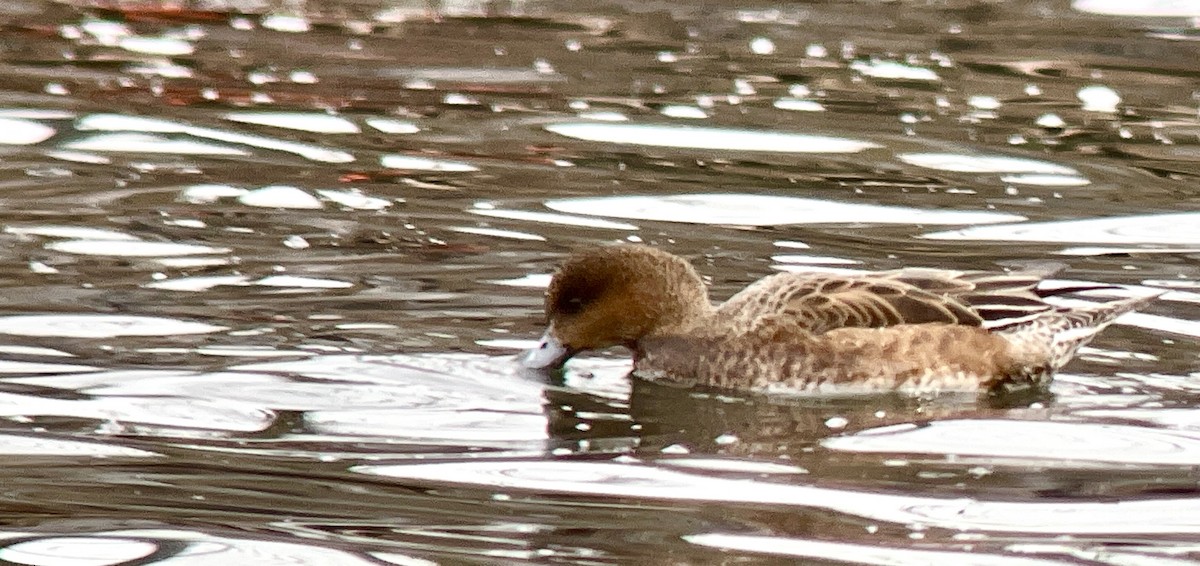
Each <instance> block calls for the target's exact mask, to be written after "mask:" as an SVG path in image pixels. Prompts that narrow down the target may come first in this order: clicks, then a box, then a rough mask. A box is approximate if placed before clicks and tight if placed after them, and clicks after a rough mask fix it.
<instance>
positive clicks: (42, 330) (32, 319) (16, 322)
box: [0, 314, 229, 338]
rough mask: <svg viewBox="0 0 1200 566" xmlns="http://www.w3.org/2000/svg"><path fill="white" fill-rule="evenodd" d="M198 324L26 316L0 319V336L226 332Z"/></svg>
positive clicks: (142, 318)
mask: <svg viewBox="0 0 1200 566" xmlns="http://www.w3.org/2000/svg"><path fill="white" fill-rule="evenodd" d="M228 329H229V328H228V327H225V326H216V325H213V324H205V323H202V322H192V321H187V320H177V319H173V318H164V317H157V316H132V315H119V314H41V315H39V314H30V315H15V316H0V334H11V335H14V336H58V337H62V338H116V337H118V336H179V335H184V334H208V333H210V332H220V331H222V330H228Z"/></svg>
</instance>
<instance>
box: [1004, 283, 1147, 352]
mask: <svg viewBox="0 0 1200 566" xmlns="http://www.w3.org/2000/svg"><path fill="white" fill-rule="evenodd" d="M1161 294H1162V293H1155V294H1153V295H1143V296H1139V297H1130V298H1127V299H1121V300H1119V301H1112V302H1109V303H1099V304H1091V305H1087V306H1080V307H1056V308H1055V309H1054V310H1052V311H1049V312H1045V313H1042V314H1039V315H1037V316H1036V317H1034V318H1032V319H1029V320H1023V321H1020V322H1017V323H1014V324H1011V325H1008V326H1004V327H1001V328H994V329H992V331H993V332H995V333H997V334H1000V335H1002V336H1004V337H1005V338H1007V339H1008V341H1009V342H1011V343H1012V344H1013V345H1014V346H1016V347H1017V348H1018V349H1019V350H1024V351H1031V350H1042V352H1044V353H1042V355H1043V356H1045V357H1044V359H1045V362H1046V364H1047V365H1048V366H1049V369H1050V370H1051V371H1057V370H1059V369H1061V368H1062V367H1063V366H1065V365H1066V364H1067V362H1069V361H1070V360H1071V358H1073V357H1074V356H1075V353H1076V352H1078V351H1079V349H1080V348H1082V347H1084V346H1086V345H1087V343H1088V342H1091V341H1092V338H1095V337H1096V335H1097V334H1099V333H1100V332H1101V331H1103V330H1104V329H1105V328H1108V326H1109V325H1111V324H1112V323H1113V321H1115V320H1116V319H1117V317H1119V316H1121V315H1123V314H1125V313H1128V312H1132V311H1135V310H1138V309H1140V308H1142V307H1144V306H1146V305H1147V304H1149V303H1150V302H1151V301H1153V300H1155V299H1157V298H1158V297H1159V295H1161Z"/></svg>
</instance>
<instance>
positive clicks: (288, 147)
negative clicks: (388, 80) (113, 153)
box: [73, 114, 354, 163]
mask: <svg viewBox="0 0 1200 566" xmlns="http://www.w3.org/2000/svg"><path fill="white" fill-rule="evenodd" d="M75 127H76V128H77V129H79V130H81V131H87V130H99V131H106V132H140V133H145V134H149V133H158V134H185V135H189V136H194V137H197V138H205V139H212V140H217V141H223V142H227V143H235V144H242V145H248V146H251V147H257V148H261V149H270V150H275V151H283V152H287V153H294V154H296V155H299V156H301V157H304V158H307V159H310V160H312V161H319V162H323V163H350V162H352V161H354V156H353V155H351V154H349V153H346V152H344V151H338V150H333V149H328V148H325V147H320V146H315V145H311V144H305V143H299V142H293V141H287V140H281V139H277V138H269V137H265V136H256V135H251V134H242V133H239V132H231V131H227V130H219V129H216V128H205V127H200V126H192V125H189V124H184V123H180V122H175V121H171V120H163V119H160V118H146V117H135V116H123V115H121V114H90V115H88V116H84V117H82V118H80V119H79V120H78V121H77V123H76V124H75ZM73 149H80V148H73ZM102 149H103V148H102V147H101V148H96V150H97V151H101V150H102Z"/></svg>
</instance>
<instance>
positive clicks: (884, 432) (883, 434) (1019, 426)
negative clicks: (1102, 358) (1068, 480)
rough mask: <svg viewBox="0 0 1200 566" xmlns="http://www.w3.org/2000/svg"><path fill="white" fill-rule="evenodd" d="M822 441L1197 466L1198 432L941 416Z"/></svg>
mask: <svg viewBox="0 0 1200 566" xmlns="http://www.w3.org/2000/svg"><path fill="white" fill-rule="evenodd" d="M981 439H986V440H981ZM821 445H822V446H824V447H825V448H828V449H830V450H838V451H844V452H869V453H897V454H933V455H943V456H951V455H958V456H980V457H985V458H1022V459H1036V460H1039V462H1038V464H1039V465H1042V466H1067V467H1070V466H1080V465H1083V466H1088V465H1091V464H1095V463H1099V462H1105V463H1122V464H1176V465H1190V466H1196V465H1200V433H1197V432H1188V431H1171V430H1161V429H1154V428H1146V427H1137V426H1128V425H1116V424H1093V423H1071V422H1043V421H1014V420H995V419H977V420H942V421H934V422H930V423H926V424H924V425H920V426H918V425H912V424H905V425H894V426H889V427H883V428H878V429H869V430H864V431H861V432H858V433H856V434H852V435H848V436H837V437H832V438H827V439H825V440H822V441H821Z"/></svg>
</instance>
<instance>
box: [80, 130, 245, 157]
mask: <svg viewBox="0 0 1200 566" xmlns="http://www.w3.org/2000/svg"><path fill="white" fill-rule="evenodd" d="M62 147H63V148H65V149H70V150H74V151H101V152H104V151H108V152H125V153H169V154H172V155H225V156H248V155H250V153H249V152H247V151H244V150H242V149H239V148H236V147H232V146H227V145H217V144H212V143H204V142H198V141H195V140H180V139H171V138H168V137H166V136H159V135H154V134H139V133H115V134H97V135H94V136H88V137H86V138H82V139H78V140H75V141H72V142H68V143H66V144H63V146H62Z"/></svg>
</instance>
